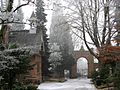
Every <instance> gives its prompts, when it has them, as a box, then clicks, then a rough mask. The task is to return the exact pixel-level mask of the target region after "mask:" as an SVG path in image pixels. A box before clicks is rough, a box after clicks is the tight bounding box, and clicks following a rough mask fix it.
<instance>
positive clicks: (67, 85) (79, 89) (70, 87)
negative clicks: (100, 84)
mask: <svg viewBox="0 0 120 90" xmlns="http://www.w3.org/2000/svg"><path fill="white" fill-rule="evenodd" d="M38 90H97V89H96V88H95V87H94V85H93V84H91V82H90V79H70V80H68V81H66V82H63V83H57V82H47V83H42V84H40V85H39V86H38Z"/></svg>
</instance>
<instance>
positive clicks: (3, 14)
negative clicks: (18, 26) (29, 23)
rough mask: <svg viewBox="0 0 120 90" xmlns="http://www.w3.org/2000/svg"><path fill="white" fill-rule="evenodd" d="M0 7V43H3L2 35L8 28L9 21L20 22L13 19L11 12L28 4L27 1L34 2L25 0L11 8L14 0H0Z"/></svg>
mask: <svg viewBox="0 0 120 90" xmlns="http://www.w3.org/2000/svg"><path fill="white" fill-rule="evenodd" d="M0 3H1V5H0V6H1V8H0V25H1V28H0V43H2V44H4V42H5V41H4V36H5V33H6V31H7V29H9V25H8V24H9V23H20V22H18V21H16V20H14V17H13V14H14V13H15V12H16V11H17V10H18V9H19V8H21V7H23V6H26V5H28V4H29V3H34V1H32V0H26V1H25V3H24V4H21V5H19V6H17V7H16V8H13V4H14V0H4V1H3V0H1V2H0Z"/></svg>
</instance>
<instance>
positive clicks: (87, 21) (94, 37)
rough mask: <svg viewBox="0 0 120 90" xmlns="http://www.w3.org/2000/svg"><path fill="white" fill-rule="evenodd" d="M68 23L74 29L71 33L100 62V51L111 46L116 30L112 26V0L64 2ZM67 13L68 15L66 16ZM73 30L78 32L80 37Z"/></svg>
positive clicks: (74, 0) (71, 0)
mask: <svg viewBox="0 0 120 90" xmlns="http://www.w3.org/2000/svg"><path fill="white" fill-rule="evenodd" d="M66 1H67V2H68V3H69V6H71V7H67V6H62V7H64V8H65V9H67V14H66V15H67V16H68V22H69V23H70V24H71V26H72V27H73V28H74V29H73V33H74V34H76V35H77V36H78V37H79V38H81V39H82V40H83V41H84V43H85V45H86V47H87V49H88V50H89V51H90V53H91V54H92V55H93V56H95V57H96V58H97V59H98V60H99V61H100V62H101V60H100V59H99V57H100V50H101V48H102V47H104V46H109V45H111V40H112V39H113V36H114V34H116V32H117V31H116V30H115V29H113V26H114V20H113V19H114V18H113V17H114V8H115V7H114V5H113V4H114V3H113V1H114V0H70V1H69V0H66ZM68 13H69V14H68ZM75 30H79V31H80V32H81V33H82V35H81V36H80V35H79V34H78V33H76V31H75ZM91 45H92V46H93V47H94V48H96V49H97V53H96V52H94V51H93V50H92V49H91Z"/></svg>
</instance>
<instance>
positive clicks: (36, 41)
mask: <svg viewBox="0 0 120 90" xmlns="http://www.w3.org/2000/svg"><path fill="white" fill-rule="evenodd" d="M34 21H35V14H34V12H33V13H32V15H31V17H30V23H31V28H30V30H10V31H9V36H8V40H7V39H6V40H7V41H8V43H15V44H17V46H19V47H21V48H27V49H30V54H31V57H30V60H31V62H30V64H32V65H34V67H33V68H32V70H30V71H29V73H27V74H26V75H24V76H25V77H24V80H23V81H24V82H28V83H38V82H41V81H42V71H41V67H42V63H41V62H42V58H41V57H42V56H41V54H40V52H41V45H42V41H41V34H40V32H39V31H36V26H35V25H36V24H35V23H34ZM33 23H34V24H33Z"/></svg>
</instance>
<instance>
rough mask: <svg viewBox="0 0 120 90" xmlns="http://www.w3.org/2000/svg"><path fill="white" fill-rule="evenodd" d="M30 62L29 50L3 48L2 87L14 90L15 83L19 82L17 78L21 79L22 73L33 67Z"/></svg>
mask: <svg viewBox="0 0 120 90" xmlns="http://www.w3.org/2000/svg"><path fill="white" fill-rule="evenodd" d="M29 63H30V59H29V50H28V51H27V50H24V49H19V48H18V49H6V50H5V49H4V50H3V48H2V51H0V77H2V79H0V81H1V82H0V87H2V88H4V90H13V89H12V88H13V85H14V84H16V83H17V82H16V80H17V79H18V81H19V77H20V75H21V74H25V73H27V71H28V70H29V69H30V68H32V66H31V65H29ZM19 83H21V82H19ZM0 89H1V88H0Z"/></svg>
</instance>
